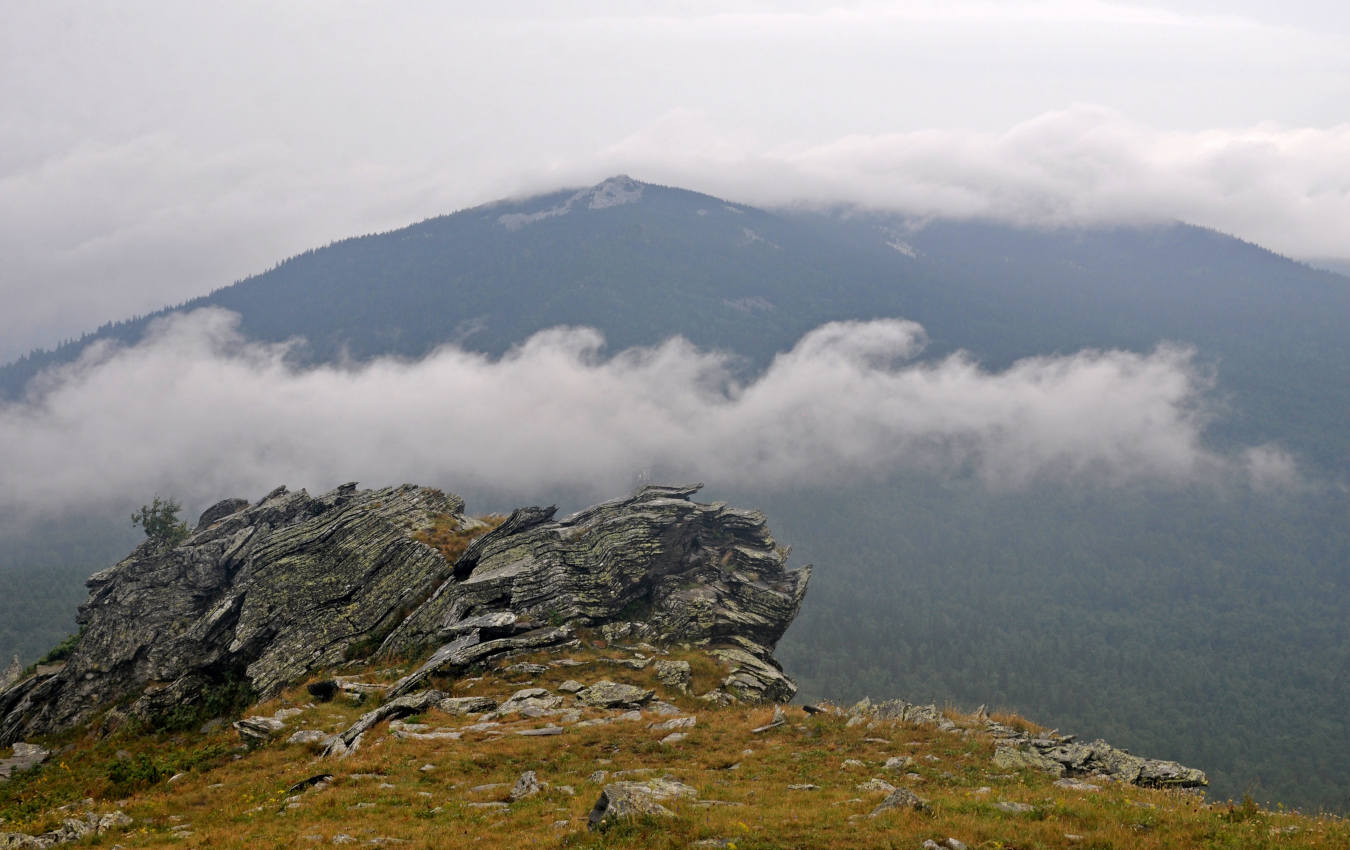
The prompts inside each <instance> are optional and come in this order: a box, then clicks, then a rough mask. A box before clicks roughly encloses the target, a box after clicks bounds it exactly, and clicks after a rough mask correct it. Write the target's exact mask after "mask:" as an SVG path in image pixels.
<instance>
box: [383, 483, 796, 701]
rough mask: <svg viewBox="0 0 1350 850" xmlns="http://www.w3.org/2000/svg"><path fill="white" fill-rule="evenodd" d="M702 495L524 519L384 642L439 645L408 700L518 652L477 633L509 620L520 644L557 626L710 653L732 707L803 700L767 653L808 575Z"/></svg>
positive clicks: (656, 497) (404, 646)
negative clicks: (420, 689) (441, 675)
mask: <svg viewBox="0 0 1350 850" xmlns="http://www.w3.org/2000/svg"><path fill="white" fill-rule="evenodd" d="M697 490H698V487H656V486H653V487H646V488H644V489H642V490H641V491H639V492H638V493H637V494H635V495H633V496H630V497H628V498H626V499H619V500H615V501H612V502H606V503H604V504H602V505H597V506H596V507H593V508H588V509H586V510H584V511H581V512H579V513H577V514H574V515H573V516H571V517H568V518H567V519H565V520H562V521H555V520H554V519H553V509H552V508H522V509H520V510H517V511H516V512H515V513H513V514H512V515H511V517H510V518H508V519H507V521H506V522H505V523H503V524H502V525H501V526H500V527H498V528H496V529H495V530H493V531H491V532H490V533H488V534H486V535H484V536H483V537H482V538H480V539H479V540H477V541H476V542H475V543H474V544H473V545H471V546H470V547H469V549H468V550H467V551H466V552H465V553H464V554H463V555H462V556H461V557H460V558H459V560H458V561H456V563H455V565H454V569H453V575H452V576H451V577H450V578H449V579H447V580H446V581H445V582H444V583H443V584H442V585H441V586H440V587H439V588H437V590H436V592H435V594H434V595H433V596H432V597H431V598H430V599H429V600H428V601H427V602H426V604H424V605H423V606H421V607H420V608H419V609H418V610H417V611H416V612H414V613H413V615H412V616H410V617H409V618H408V619H407V620H405V621H404V622H403V624H402V625H400V626H399V627H398V628H397V629H395V631H394V632H393V633H392V634H391V635H390V636H389V638H388V639H387V640H386V641H385V644H384V646H385V648H387V649H390V650H395V651H399V652H404V653H410V652H416V651H420V650H421V649H422V648H423V647H426V646H434V645H437V644H441V645H442V646H441V649H440V650H438V651H437V655H438V656H440V657H439V658H436V659H434V660H435V664H434V665H428V666H429V668H430V669H428V670H427V671H425V672H423V671H419V672H418V673H417V674H414V676H413V677H410V681H409V682H408V683H407V684H404V683H400V685H399V689H400V692H407V690H410V689H411V688H413V687H416V686H417V685H418V684H420V682H421V681H423V680H424V679H425V678H426V677H427V676H429V675H431V674H432V673H434V672H454V671H455V670H457V669H463V668H464V667H467V666H468V665H470V664H473V663H478V662H482V661H484V660H486V659H487V658H489V657H491V656H493V655H496V654H501V653H503V652H505V651H508V650H511V649H515V648H521V647H516V646H512V645H510V644H509V643H508V642H509V641H512V640H516V639H518V638H517V637H513V636H505V635H501V634H498V635H489V634H486V633H485V632H484V630H483V629H482V628H481V627H479V626H472V627H471V626H470V624H471V623H474V622H475V621H476V619H477V618H481V617H483V616H485V615H490V614H494V613H496V614H500V613H504V612H511V613H513V614H514V615H515V616H516V617H517V618H518V621H516V622H514V623H512V624H511V625H510V626H509V627H508V628H512V629H514V630H515V633H516V635H522V634H524V633H526V631H527V629H526V627H527V626H528V627H530V628H532V629H534V630H538V629H540V628H541V627H542V624H543V623H549V622H553V623H559V622H561V623H566V624H575V625H578V626H603V625H605V624H607V623H624V624H625V628H624V635H625V637H624V639H625V640H632V641H658V642H674V641H685V642H699V643H704V642H706V644H707V645H708V646H709V647H710V648H712V649H714V650H717V651H719V652H723V653H725V654H724V656H723V658H724V660H725V661H726V663H728V664H729V665H730V666H731V667H732V670H731V675H730V676H729V677H728V683H729V685H728V690H730V691H731V692H732V693H735V694H736V695H737V696H739V697H741V698H742V699H745V700H748V701H756V700H761V699H774V700H786V699H789V698H790V697H791V696H792V694H793V693H794V692H795V691H796V688H795V686H794V685H793V684H792V682H791V681H790V680H789V679H787V677H785V676H783V674H782V671H781V669H780V668H778V666H777V664H775V663H774V662H773V660H772V656H771V652H772V650H773V647H774V646H775V645H776V644H777V642H778V639H779V638H780V637H782V634H783V632H784V631H785V630H786V629H787V626H788V624H789V623H791V622H792V618H793V617H794V616H796V613H797V610H798V609H799V608H800V606H801V602H802V597H803V595H804V594H805V592H806V586H807V581H808V579H809V577H810V568H809V567H807V568H803V569H801V570H797V571H788V570H787V569H786V567H785V564H786V558H787V554H786V551H785V550H784V549H782V548H780V547H779V546H778V545H777V544H776V543H775V541H774V540H773V538H772V537H771V536H770V535H769V532H768V530H767V528H766V527H765V524H764V518H763V516H762V515H760V514H758V513H756V512H753V511H742V510H736V509H734V508H729V507H727V506H726V505H724V504H720V503H719V504H700V503H697V502H694V501H691V499H690V497H691V496H692V495H693V494H694V493H695V492H697ZM569 637H570V636H569ZM561 639H567V638H561ZM561 639H560V641H559V642H561ZM499 642H500V643H499ZM494 644H495V645H494ZM534 645H535V646H539V645H544V644H543V643H541V642H540V641H539V640H538V639H537V640H536V643H535V644H534Z"/></svg>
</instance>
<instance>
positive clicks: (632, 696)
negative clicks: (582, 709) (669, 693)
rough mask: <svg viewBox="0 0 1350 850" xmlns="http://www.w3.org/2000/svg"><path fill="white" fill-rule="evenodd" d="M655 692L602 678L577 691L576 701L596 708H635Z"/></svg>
mask: <svg viewBox="0 0 1350 850" xmlns="http://www.w3.org/2000/svg"><path fill="white" fill-rule="evenodd" d="M655 695H656V692H655V691H653V690H652V689H651V688H639V687H637V686H635V685H624V684H620V683H618V682H611V681H609V680H607V679H602V680H601V681H599V682H596V683H595V684H593V685H591V686H590V687H588V688H582V689H581V690H580V691H577V701H578V702H580V703H582V704H583V705H590V706H594V707H596V708H635V707H637V706H639V705H642V704H643V703H644V702H647V701H648V700H650V699H651V698H652V697H653V696H655Z"/></svg>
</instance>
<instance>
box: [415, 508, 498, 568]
mask: <svg viewBox="0 0 1350 850" xmlns="http://www.w3.org/2000/svg"><path fill="white" fill-rule="evenodd" d="M477 519H478V521H479V522H480V523H482V524H481V525H471V526H470V527H467V528H463V527H461V526H460V522H459V520H458V519H456V518H455V517H453V516H451V515H449V514H442V515H440V516H437V517H436V518H435V519H434V520H433V521H432V524H431V526H430V527H429V528H423V529H420V530H418V531H416V532H414V533H413V539H414V540H420V541H421V542H423V543H425V544H427V545H428V546H432V547H434V548H436V549H439V550H440V552H441V554H442V555H444V556H445V562H446V563H447V564H453V563H454V562H455V561H456V560H458V558H459V556H460V555H463V554H464V550H465V549H468V548H469V545H470V544H471V543H473V542H474V541H475V540H477V539H478V538H480V537H482V536H483V535H484V534H487V533H488V532H489V531H491V530H492V529H494V528H496V527H497V526H499V525H501V524H502V523H504V522H506V517H505V515H503V514H487V515H486V516H481V517H477Z"/></svg>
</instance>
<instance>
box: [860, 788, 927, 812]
mask: <svg viewBox="0 0 1350 850" xmlns="http://www.w3.org/2000/svg"><path fill="white" fill-rule="evenodd" d="M890 809H913V810H914V811H916V812H926V811H929V808H928V801H927V800H925V799H923V798H922V797H920V796H919V795H918V794H915V793H914V792H913V791H911V790H909V789H908V788H896V789H895V790H894V791H892V792H891V793H889V794H887V795H886V799H884V800H882V801H881V803H880V804H878V805H877V807H876V808H875V809H873V810H872V813H871V814H870V815H868V817H871V818H874V817H876V816H877V815H879V814H881V813H882V812H885V811H888V810H890Z"/></svg>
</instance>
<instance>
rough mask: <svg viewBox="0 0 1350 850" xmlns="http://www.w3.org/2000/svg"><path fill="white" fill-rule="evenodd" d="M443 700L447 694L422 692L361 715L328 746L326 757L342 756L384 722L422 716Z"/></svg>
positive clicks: (391, 701) (392, 701)
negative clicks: (358, 740)
mask: <svg viewBox="0 0 1350 850" xmlns="http://www.w3.org/2000/svg"><path fill="white" fill-rule="evenodd" d="M443 699H445V694H443V693H441V692H440V691H421V692H420V693H416V694H411V695H409V696H403V697H399V698H398V699H394V700H390V701H389V702H387V703H385V704H384V705H382V706H380V707H379V708H377V709H375V710H373V711H367V712H366V713H365V714H363V715H361V717H360V718H359V719H358V720H357V721H356V722H355V723H353V724H352V725H351V726H348V727H347V729H346V731H344V732H343V733H342V734H340V735H338V736H337V739H336V740H335V741H333V743H331V744H329V745H328V749H326V750H324V755H336V754H341V753H343V752H346V751H348V750H350V749H353V748H354V747H355V746H356V741H357V739H359V738H360V737H361V736H362V735H364V734H365V733H366V732H367V731H368V730H369V729H371V728H372V727H374V726H375V725H376V724H378V723H379V722H380V721H382V720H387V719H390V718H395V717H407V716H408V715H410V714H420V713H421V712H423V711H426V710H427V709H428V708H431V707H432V706H433V705H436V704H437V703H439V702H440V701H441V700H443Z"/></svg>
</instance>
